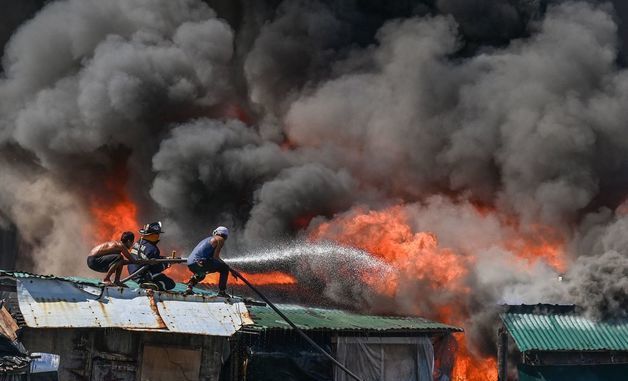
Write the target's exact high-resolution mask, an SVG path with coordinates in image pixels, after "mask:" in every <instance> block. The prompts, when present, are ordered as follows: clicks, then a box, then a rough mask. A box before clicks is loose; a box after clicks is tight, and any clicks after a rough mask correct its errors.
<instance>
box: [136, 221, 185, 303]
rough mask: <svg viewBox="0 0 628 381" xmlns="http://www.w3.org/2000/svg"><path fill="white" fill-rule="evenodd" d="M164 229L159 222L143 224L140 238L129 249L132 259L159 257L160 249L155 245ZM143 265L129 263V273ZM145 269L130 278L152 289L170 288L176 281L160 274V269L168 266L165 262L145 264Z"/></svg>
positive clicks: (162, 269)
mask: <svg viewBox="0 0 628 381" xmlns="http://www.w3.org/2000/svg"><path fill="white" fill-rule="evenodd" d="M163 232H164V231H163V230H161V222H151V223H150V224H146V225H144V227H143V228H142V229H140V239H139V241H137V242H136V243H135V245H133V248H132V249H131V256H132V257H133V259H134V260H142V259H160V258H164V257H162V256H161V251H160V250H159V248H158V247H157V244H158V243H159V237H160V235H161V234H162V233H163ZM142 267H145V266H143V265H141V264H130V265H129V266H128V268H129V274H133V273H134V272H135V271H137V270H139V269H140V268H142ZM146 267H147V268H146V271H144V272H141V273H139V274H137V276H135V277H133V278H132V279H133V280H134V281H136V282H137V283H139V285H140V287H142V288H148V289H152V290H159V291H164V290H172V289H173V288H174V287H175V286H176V283H175V282H174V281H173V280H172V279H170V278H169V277H168V276H166V274H162V271H164V270H165V269H167V268H168V267H169V265H168V264H166V263H158V264H154V265H149V266H146Z"/></svg>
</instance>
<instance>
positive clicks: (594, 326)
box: [501, 308, 628, 352]
mask: <svg viewBox="0 0 628 381" xmlns="http://www.w3.org/2000/svg"><path fill="white" fill-rule="evenodd" d="M501 318H502V321H503V322H504V325H505V326H506V328H507V329H508V332H509V333H510V335H511V336H512V338H513V339H514V340H515V343H516V344H517V347H518V348H519V350H520V351H521V352H525V351H531V350H539V351H600V350H615V351H628V319H624V320H621V321H614V322H596V321H592V320H590V319H587V318H586V317H584V316H582V315H579V314H578V313H576V311H575V310H572V311H571V312H570V311H566V310H564V309H562V310H560V311H557V312H552V310H551V308H550V309H549V310H548V309H545V310H543V311H533V310H530V312H527V311H524V310H521V309H520V308H519V309H518V310H517V311H512V312H506V313H504V314H502V315H501Z"/></svg>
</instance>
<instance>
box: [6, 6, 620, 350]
mask: <svg viewBox="0 0 628 381" xmlns="http://www.w3.org/2000/svg"><path fill="white" fill-rule="evenodd" d="M388 3H390V4H388ZM388 3H386V4H378V3H376V2H368V4H366V5H365V4H358V3H357V2H346V3H345V2H342V4H340V2H331V1H317V2H306V1H289V0H287V1H283V2H281V3H279V4H278V5H276V6H275V5H274V4H273V3H272V2H256V4H254V5H251V4H249V3H248V2H243V3H240V6H242V7H243V8H244V10H243V12H242V17H241V18H240V19H238V17H232V18H230V23H227V22H226V21H224V20H223V19H221V18H220V16H221V15H219V14H218V15H217V14H216V12H214V11H213V10H212V9H211V8H210V7H209V6H208V5H207V4H206V3H205V2H202V1H200V0H182V1H178V2H172V1H166V0H148V1H128V0H111V1H96V0H80V1H79V0H64V1H53V2H50V3H48V4H47V5H46V6H45V7H43V8H42V9H41V10H40V11H39V12H38V13H37V14H36V15H35V16H34V17H33V18H32V19H30V20H28V21H26V22H24V23H23V24H22V25H21V26H20V27H19V28H18V29H16V30H15V31H14V33H13V35H12V37H11V39H10V41H9V42H8V43H7V45H6V47H5V50H4V55H3V58H2V66H3V71H2V73H3V74H2V77H1V78H0V153H2V154H3V155H2V160H1V161H0V177H2V181H0V216H2V218H3V220H8V221H9V222H11V223H12V224H14V225H16V227H17V229H18V230H19V231H20V235H21V236H22V237H23V238H24V240H25V241H27V243H28V244H29V245H30V246H31V247H32V248H33V253H32V256H33V258H34V263H35V264H34V268H33V270H35V271H43V272H57V273H59V274H69V273H72V274H85V271H86V270H85V269H84V266H82V263H83V261H84V256H85V254H86V252H87V249H88V248H87V247H84V246H87V245H88V242H89V239H90V238H93V237H87V238H86V239H85V240H81V243H77V242H76V241H77V238H76V237H77V234H82V233H83V232H84V228H85V226H86V225H87V226H89V225H90V224H94V223H95V222H94V221H92V220H90V215H89V211H88V205H89V201H90V199H91V197H92V196H93V195H97V196H100V197H107V190H106V187H103V181H104V178H105V177H108V176H109V177H111V176H115V175H117V173H115V170H116V168H118V165H119V164H120V163H122V164H125V165H123V166H126V168H127V169H128V171H129V174H130V179H129V180H128V182H127V183H124V181H122V180H123V179H119V180H120V186H124V187H126V190H127V191H128V192H129V194H130V195H131V197H132V198H133V200H134V201H136V203H137V204H138V206H139V207H140V216H139V218H140V220H141V222H144V220H148V219H150V220H156V219H163V220H164V221H166V223H167V225H168V226H169V227H170V228H169V229H166V230H167V231H169V234H168V235H167V236H164V239H163V243H162V244H163V245H164V246H167V245H171V246H173V247H175V246H176V247H177V248H181V249H183V250H184V251H186V250H189V249H190V248H191V247H193V245H194V244H195V243H196V242H198V240H199V239H200V238H201V237H203V236H204V235H205V234H207V232H208V231H210V229H211V227H212V226H213V225H216V224H226V225H228V226H230V227H231V228H233V230H234V235H233V239H230V241H229V244H228V245H227V247H226V253H225V254H226V256H235V251H236V250H237V251H240V252H251V251H255V249H256V248H259V247H268V246H272V245H277V244H279V243H285V242H286V241H289V240H291V239H293V238H295V237H296V238H299V239H302V238H303V237H304V236H306V235H307V234H308V233H309V232H311V231H312V230H313V229H315V228H316V227H317V226H318V225H319V224H320V223H322V222H325V221H327V220H330V219H332V220H333V219H334V218H340V217H342V216H350V215H355V213H358V212H359V211H365V210H366V211H368V210H374V211H377V210H381V209H382V208H386V207H389V206H391V205H402V208H403V210H404V211H405V213H406V214H407V215H408V223H409V225H410V227H411V228H412V232H413V233H416V232H432V233H434V234H435V235H436V236H437V237H438V239H439V248H441V249H446V250H449V251H450V252H452V253H453V254H454V255H455V256H457V258H460V260H462V261H467V262H466V263H470V264H469V271H468V274H467V275H466V276H465V278H464V279H463V282H464V285H465V286H468V287H469V288H470V289H471V290H472V292H471V293H470V296H469V297H468V298H466V299H463V300H456V302H457V303H460V306H461V308H463V309H464V311H466V312H468V314H469V322H468V323H466V324H468V325H469V329H468V334H469V337H472V338H477V337H480V336H482V335H481V334H479V333H481V332H483V330H484V329H486V327H487V324H488V322H490V319H489V317H490V316H491V315H492V313H493V311H492V310H490V309H488V308H487V307H486V306H491V305H495V304H498V303H503V302H508V303H522V302H526V303H536V302H552V301H556V302H561V303H562V302H565V303H578V304H581V305H582V306H583V307H584V308H585V309H586V310H587V311H588V313H589V314H590V315H591V316H594V317H596V318H599V317H604V318H605V317H609V316H611V317H612V316H623V315H625V309H624V310H622V306H623V305H625V291H626V287H625V284H624V283H622V282H617V281H616V280H617V279H616V278H617V277H620V278H621V277H623V278H626V277H625V271H626V267H627V264H626V261H625V258H626V256H628V242H627V241H626V239H625V238H624V235H623V234H622V233H623V232H624V231H625V229H624V227H625V225H626V222H625V218H624V217H623V214H622V213H623V212H622V202H624V199H625V197H626V193H627V192H626V190H627V189H628V182H627V181H626V180H624V179H626V178H627V177H626V174H628V149H627V148H628V132H627V131H628V130H627V129H626V128H625V126H626V125H627V123H628V111H627V110H626V107H625V104H626V103H627V102H628V72H627V71H626V69H624V68H622V67H621V57H620V56H619V52H620V48H619V46H620V41H619V38H618V37H619V36H620V35H619V32H618V21H622V20H621V19H620V20H618V18H617V15H615V14H614V11H613V8H612V7H611V6H610V5H608V4H602V5H596V4H594V3H591V2H584V1H570V2H562V1H561V2H551V3H550V4H549V5H548V7H547V9H545V5H544V3H546V2H537V1H524V0H521V1H478V2H464V1H453V0H447V1H445V0H442V1H437V2H422V1H417V2H388ZM477 15H480V16H482V17H477ZM238 118H240V119H241V120H236V119H238ZM15 152H18V153H19V154H17V155H13V153H15ZM477 205H483V206H485V207H486V209H487V210H488V211H489V212H488V213H485V214H483V213H480V212H478V211H477ZM332 224H333V222H332ZM538 224H542V225H548V226H551V227H552V228H555V229H556V230H557V231H558V233H557V234H560V235H561V236H563V237H564V238H565V240H566V248H567V249H568V258H567V261H568V264H567V265H568V266H567V271H566V273H565V274H564V281H563V282H561V283H557V282H558V281H557V277H558V274H557V273H556V270H555V269H552V268H551V267H550V266H549V265H548V264H544V263H536V264H534V265H532V267H530V266H529V263H523V262H521V259H518V258H517V256H516V253H513V252H512V250H511V249H510V248H509V247H507V246H508V245H506V244H504V242H507V241H508V240H511V239H516V238H517V237H518V236H520V235H523V236H526V237H529V236H531V235H534V234H535V232H536V230H535V226H537V225H538ZM134 228H136V227H121V230H126V229H134ZM382 228H385V227H382ZM77 232H79V233H77ZM372 239H374V240H377V237H376V236H374V237H372ZM310 248H311V247H310ZM295 250H298V248H294V247H292V248H291V249H290V250H287V251H286V250H283V251H282V250H279V252H281V253H283V254H281V255H285V256H287V257H288V258H293V256H291V255H293V254H291V253H292V252H294V251H295ZM303 250H305V249H303ZM347 250H348V249H347ZM314 251H316V250H314ZM341 251H342V250H341V249H338V248H335V247H334V248H333V249H330V250H324V251H323V254H322V255H321V256H320V257H329V262H327V263H328V264H333V263H336V262H335V261H341V262H342V260H341V259H338V258H344V257H342V255H339V254H338V253H339V252H341ZM278 255H279V254H278ZM365 255H366V254H365ZM472 257H473V258H477V260H476V261H475V262H472V261H469V258H472ZM317 258H318V257H317ZM274 263H275V264H277V266H281V265H282V264H284V263H288V265H286V267H285V268H284V270H285V271H287V272H291V273H294V274H295V275H296V276H301V277H303V276H304V275H303V274H307V273H308V272H312V273H313V274H316V273H317V272H316V271H317V270H316V269H314V268H312V267H308V266H305V267H299V266H301V265H294V266H295V267H294V268H293V264H294V263H297V262H293V261H291V260H287V262H286V260H284V259H283V257H282V259H280V260H278V262H274ZM298 263H302V262H298ZM307 263H310V262H307ZM343 263H344V262H343ZM350 263H351V264H352V265H351V266H362V265H363V263H364V262H362V261H354V262H350ZM73 264H74V266H73ZM515 264H516V265H515ZM341 268H342V267H341ZM366 268H367V269H370V267H368V266H366ZM373 271H375V270H373ZM332 274H336V273H332ZM395 276H399V277H401V278H400V279H402V280H403V282H402V283H401V284H402V287H401V288H400V289H399V291H398V292H397V295H395V296H394V297H392V298H388V299H387V301H386V302H385V303H384V302H381V300H380V299H379V297H374V298H371V297H369V296H368V295H367V294H368V292H369V291H370V290H368V289H367V290H365V289H361V288H360V285H358V284H349V285H347V284H345V283H343V282H342V281H341V282H333V280H334V279H335V278H334V276H328V277H327V276H322V277H314V278H302V279H303V280H304V281H305V282H311V283H313V284H318V283H320V282H322V281H323V280H324V281H329V282H327V283H326V284H327V285H326V286H325V287H326V288H325V290H326V291H325V296H326V297H327V298H329V299H330V300H333V301H334V302H335V303H337V304H340V305H342V304H343V301H345V303H346V301H350V302H352V303H354V302H355V303H359V306H360V307H361V308H362V309H364V310H377V309H378V308H379V307H381V306H385V308H386V309H387V312H396V313H421V314H424V315H427V316H428V317H431V316H430V313H431V311H433V310H434V309H435V308H438V307H439V306H442V305H443V304H447V303H450V302H451V301H452V300H454V299H453V298H455V297H456V296H455V295H453V294H450V293H447V292H442V293H429V292H428V291H430V290H431V289H430V285H429V284H426V283H425V281H424V280H421V279H417V278H416V276H414V277H413V274H412V273H411V272H401V273H400V274H395ZM557 284H558V285H557ZM345 286H346V287H345ZM345 289H346V290H345ZM595 290H604V294H603V295H594V294H595ZM622 294H623V296H622ZM476 343H480V341H476ZM484 344H485V345H480V346H483V347H485V348H486V346H489V345H490V343H488V344H487V343H484Z"/></svg>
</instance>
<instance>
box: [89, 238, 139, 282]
mask: <svg viewBox="0 0 628 381" xmlns="http://www.w3.org/2000/svg"><path fill="white" fill-rule="evenodd" d="M134 240H135V235H133V233H131V232H124V233H122V236H121V237H120V240H119V241H109V242H104V243H101V244H100V245H98V246H96V247H94V248H93V249H92V251H91V252H90V253H89V256H88V257H87V267H89V268H90V269H92V270H94V271H97V272H99V273H107V274H106V275H105V278H104V279H103V283H104V284H105V285H107V286H110V285H112V284H115V285H121V284H120V274H122V268H123V267H124V265H126V264H128V263H130V262H131V261H132V258H131V255H130V253H129V249H130V248H131V246H133V241H134ZM113 273H115V274H116V275H115V278H114V281H113V283H112V282H111V274H113Z"/></svg>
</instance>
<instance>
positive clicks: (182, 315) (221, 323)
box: [155, 294, 253, 336]
mask: <svg viewBox="0 0 628 381" xmlns="http://www.w3.org/2000/svg"><path fill="white" fill-rule="evenodd" d="M155 297H156V299H157V308H158V310H159V315H160V316H161V317H162V318H163V321H164V323H165V324H166V326H167V327H168V329H169V330H171V331H175V332H183V333H192V334H199V335H210V336H231V335H233V334H234V333H235V332H236V331H237V330H239V329H240V328H241V327H242V326H243V325H251V324H253V321H252V320H251V319H250V318H249V313H248V311H247V309H246V306H245V305H244V303H242V302H237V303H227V302H225V300H224V299H222V298H215V300H214V301H210V300H208V298H203V297H195V296H187V297H185V296H178V295H172V294H159V295H157V294H156V296H155ZM196 299H198V302H194V301H195V300H196Z"/></svg>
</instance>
